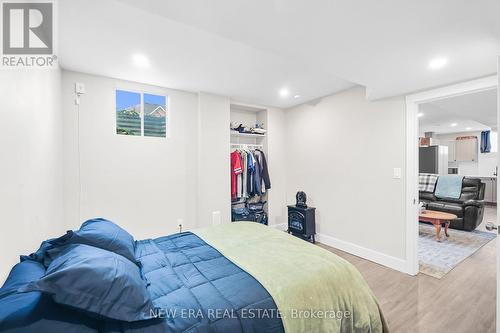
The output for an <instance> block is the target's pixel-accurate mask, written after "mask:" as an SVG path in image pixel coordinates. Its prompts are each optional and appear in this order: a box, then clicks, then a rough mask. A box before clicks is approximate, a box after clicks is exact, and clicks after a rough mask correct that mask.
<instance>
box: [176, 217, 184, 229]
mask: <svg viewBox="0 0 500 333" xmlns="http://www.w3.org/2000/svg"><path fill="white" fill-rule="evenodd" d="M183 223H184V220H183V219H177V227H179V232H182V228H183Z"/></svg>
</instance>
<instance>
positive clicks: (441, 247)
mask: <svg viewBox="0 0 500 333" xmlns="http://www.w3.org/2000/svg"><path fill="white" fill-rule="evenodd" d="M448 233H449V234H450V237H445V235H444V228H443V230H442V231H441V242H437V241H436V239H435V235H436V229H435V227H434V226H433V225H432V224H425V223H419V236H420V237H419V239H418V262H419V266H420V273H423V274H426V275H430V276H432V277H435V278H437V279H440V278H442V277H443V276H445V275H446V273H448V272H449V271H451V270H452V269H453V268H455V267H456V266H457V265H458V264H459V263H460V262H462V261H463V260H464V259H466V258H467V257H470V256H471V255H472V254H474V252H476V251H477V250H479V249H480V248H481V247H483V246H484V245H486V244H487V243H488V242H489V241H491V240H492V239H494V238H495V237H496V234H495V233H490V232H486V231H479V230H474V231H470V232H469V231H462V230H455V229H448Z"/></svg>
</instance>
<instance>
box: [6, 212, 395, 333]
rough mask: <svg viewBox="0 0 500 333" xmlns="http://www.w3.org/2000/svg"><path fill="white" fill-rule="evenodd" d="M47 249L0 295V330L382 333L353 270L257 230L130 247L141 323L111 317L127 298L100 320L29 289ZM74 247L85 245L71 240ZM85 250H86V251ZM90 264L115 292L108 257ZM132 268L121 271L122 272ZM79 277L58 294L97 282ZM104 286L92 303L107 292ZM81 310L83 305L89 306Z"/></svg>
mask: <svg viewBox="0 0 500 333" xmlns="http://www.w3.org/2000/svg"><path fill="white" fill-rule="evenodd" d="M68 238H70V236H67V237H65V238H64V237H63V241H62V242H67V239H68ZM115 238H116V237H115ZM48 242H49V243H50V246H49V247H52V248H58V249H57V251H56V250H54V249H51V250H49V251H47V250H46V249H47V247H48V245H47V241H46V242H44V243H42V246H41V247H40V249H39V250H38V251H36V252H35V253H33V254H31V255H30V256H23V257H22V260H21V262H20V263H18V264H17V265H16V266H14V267H13V269H12V270H11V272H10V274H9V277H8V278H7V280H6V282H5V284H4V285H3V287H2V288H1V289H0V331H1V332H65V333H71V332H106V333H108V332H109V333H112V332H130V333H139V332H158V333H159V332H162V333H163V332H276V333H278V332H287V333H290V332H388V328H387V325H386V322H385V320H384V317H383V315H382V312H381V310H380V307H379V305H378V303H377V300H376V299H375V297H374V295H373V293H372V292H371V290H370V288H369V287H368V285H367V284H366V282H365V281H364V280H363V278H362V276H361V275H360V273H359V272H358V271H357V270H356V269H355V268H354V267H353V266H352V265H351V264H349V263H348V262H346V261H345V260H343V259H341V258H339V257H338V256H336V255H334V254H333V253H331V252H329V251H327V250H325V249H322V248H321V247H319V246H316V245H312V244H310V243H307V242H305V241H302V240H300V239H298V238H295V237H293V236H290V235H288V234H287V233H284V232H282V231H279V230H277V229H274V228H270V227H267V226H264V225H261V224H258V223H252V222H240V223H232V224H225V225H220V226H215V227H211V228H206V229H200V230H194V231H193V232H183V233H178V234H173V235H169V236H165V237H160V238H156V239H146V240H138V241H133V251H134V253H133V256H134V258H130V259H135V261H136V262H137V264H138V267H139V268H137V270H138V272H140V279H141V281H142V280H143V281H144V285H145V286H146V289H145V290H147V293H148V295H147V297H148V298H149V299H148V302H149V303H148V304H152V306H151V308H150V310H149V317H148V318H146V317H141V318H139V320H135V319H137V318H135V317H134V318H133V320H129V318H128V317H125V318H122V317H120V316H118V314H117V313H119V312H120V311H121V310H122V309H123V308H124V307H127V306H129V305H130V304H129V300H130V302H131V303H133V299H132V297H133V296H126V297H127V298H125V299H124V300H123V301H120V302H114V304H111V305H109V306H108V308H107V310H106V311H108V312H107V313H103V312H99V313H97V314H96V313H95V311H93V310H92V309H90V310H91V312H90V313H89V312H88V311H87V310H89V308H87V309H85V310H82V309H81V308H79V307H80V305H81V304H77V305H75V306H73V305H71V303H65V301H64V299H61V298H60V297H59V298H58V291H57V290H56V291H52V292H51V291H50V290H48V291H47V290H42V291H39V290H36V287H37V286H38V287H39V286H40V283H39V282H38V281H41V280H43V279H44V278H47V277H48V276H51V275H54V273H53V272H52V270H53V268H51V267H52V266H54V263H55V262H56V260H59V259H57V258H56V259H53V258H52V259H51V260H53V261H52V262H51V263H49V262H47V256H48V255H47V253H51V256H53V257H56V255H57V256H61V257H63V255H62V254H61V251H62V250H60V249H59V248H64V246H59V245H61V244H62V243H61V241H58V242H60V243H59V245H58V244H57V242H56V241H54V240H52V241H48ZM73 243H85V242H84V241H81V240H80V241H79V239H78V238H77V237H76V236H73ZM54 244H56V245H57V246H56V245H54ZM86 244H87V245H95V244H90V243H88V242H87V243H86ZM87 245H85V249H84V250H89V249H90V250H92V246H87ZM71 246H73V247H74V246H75V245H74V244H73V245H71ZM77 246H80V247H81V245H77ZM66 247H68V245H67V244H66ZM107 250H108V249H107ZM51 251H52V252H51ZM107 252H108V251H106V253H107ZM111 252H113V251H111ZM114 252H119V251H118V250H116V249H115V250H114ZM54 253H56V255H54ZM103 253H104V252H103ZM98 255H101V254H98ZM112 255H114V256H115V257H113V258H112V261H110V262H116V261H117V260H116V257H118V256H119V257H120V258H119V259H120V260H121V261H123V262H125V261H128V260H127V259H123V258H122V256H121V255H125V256H126V254H123V253H119V254H118V255H117V254H116V253H113V254H112ZM97 258H100V257H97ZM61 260H62V259H61ZM95 265H96V266H99V267H96V268H95V269H93V268H92V271H91V272H90V273H91V274H95V271H99V269H101V270H102V272H103V273H102V274H108V275H110V276H111V280H112V281H111V283H113V286H112V287H113V288H115V287H116V286H115V285H114V284H116V283H118V282H116V283H115V281H119V278H120V277H118V278H117V277H116V276H117V275H113V274H117V273H116V272H115V269H111V268H108V266H109V265H108V264H107V262H106V260H99V262H98V263H97V264H95ZM127 265H128V264H127ZM132 266H133V267H134V268H133V269H132V270H134V269H135V267H136V266H135V265H132ZM132 266H124V267H128V268H126V270H128V271H130V270H131V268H130V267H132ZM78 272H82V271H81V270H80V271H78ZM58 274H59V275H57V276H58V278H57V279H56V280H57V281H56V282H57V283H60V281H61V280H62V279H67V276H66V275H67V274H66V273H64V272H63V273H61V272H59V273H58ZM65 274H66V275H65ZM68 274H69V273H68ZM85 274H86V273H78V274H77V275H76V276H72V277H71V278H70V279H69V280H68V281H70V282H69V284H68V282H66V283H67V285H66V287H64V288H63V289H65V290H66V291H67V290H76V289H78V288H79V286H78V284H80V283H82V280H85V281H83V282H86V283H87V284H90V287H91V288H99V287H100V286H101V285H104V284H105V282H101V281H98V279H94V278H84V276H85ZM89 280H92V282H89ZM52 282H53V281H52ZM92 283H94V284H95V285H92ZM34 285H35V286H34ZM27 286H28V287H27ZM34 288H35V289H34ZM120 288H122V287H119V288H118V289H120ZM108 289H109V290H110V291H109V292H108V291H107V290H105V291H104V292H101V293H100V295H98V296H99V297H100V296H101V295H102V294H106V296H109V295H107V294H108V293H109V294H113V291H112V288H111V289H110V288H108ZM122 289H123V290H128V292H134V291H133V290H132V291H131V290H129V289H130V288H129V287H123V288H122ZM122 289H120V290H122ZM124 293H125V291H124ZM75 294H76V297H78V295H79V294H78V292H76V293H75ZM111 296H112V297H123V296H124V295H122V293H121V292H119V293H118V294H116V295H115V296H113V295H111ZM73 297H75V295H73ZM80 301H81V300H78V302H80ZM80 303H81V302H80ZM89 303H90V302H89V301H88V300H87V302H86V303H85V304H84V306H87V307H91V306H94V305H93V304H89ZM68 304H70V306H68ZM115 314H116V316H115ZM127 316H130V314H127ZM122 319H125V320H122Z"/></svg>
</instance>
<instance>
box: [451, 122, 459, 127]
mask: <svg viewBox="0 0 500 333" xmlns="http://www.w3.org/2000/svg"><path fill="white" fill-rule="evenodd" d="M457 125H458V124H457V123H451V125H450V126H451V127H455V126H457Z"/></svg>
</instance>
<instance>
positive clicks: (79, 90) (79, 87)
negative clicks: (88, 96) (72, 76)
mask: <svg viewBox="0 0 500 333" xmlns="http://www.w3.org/2000/svg"><path fill="white" fill-rule="evenodd" d="M83 94H85V84H84V83H81V82H75V95H76V96H75V105H80V96H82V95H83Z"/></svg>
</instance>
